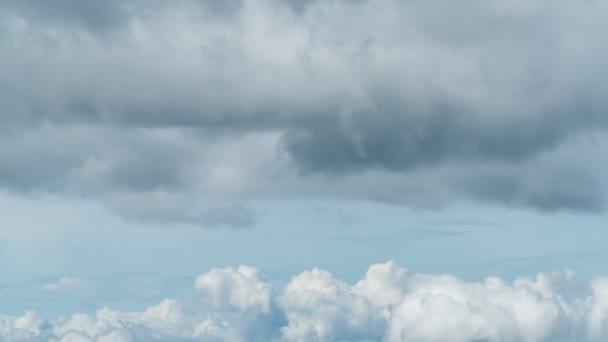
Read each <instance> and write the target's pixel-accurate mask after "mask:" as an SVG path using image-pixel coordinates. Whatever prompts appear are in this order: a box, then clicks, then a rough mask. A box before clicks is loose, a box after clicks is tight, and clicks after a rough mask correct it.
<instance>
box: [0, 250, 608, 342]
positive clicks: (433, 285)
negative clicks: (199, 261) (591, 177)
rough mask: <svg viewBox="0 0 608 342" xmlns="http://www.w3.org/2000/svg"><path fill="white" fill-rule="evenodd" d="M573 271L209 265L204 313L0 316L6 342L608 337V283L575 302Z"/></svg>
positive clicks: (176, 308) (169, 303) (201, 283)
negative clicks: (275, 271)
mask: <svg viewBox="0 0 608 342" xmlns="http://www.w3.org/2000/svg"><path fill="white" fill-rule="evenodd" d="M572 276H573V274H572V272H569V271H567V272H553V273H541V274H539V275H538V276H537V277H536V278H533V279H530V278H519V279H516V280H515V281H514V282H513V283H511V284H508V283H506V282H505V281H503V280H501V279H499V278H496V277H489V278H487V279H485V280H484V281H482V282H466V281H463V280H460V279H458V278H456V277H454V276H450V275H429V274H413V275H409V274H408V273H407V272H406V270H405V269H403V268H401V267H399V266H398V265H396V264H395V263H394V262H387V263H384V264H377V265H372V266H371V267H370V268H369V270H368V271H367V273H366V275H365V276H364V277H363V278H362V279H361V280H360V281H358V282H356V283H355V284H354V285H349V284H347V283H345V282H343V281H341V280H339V279H336V278H335V277H333V276H332V275H331V273H329V272H327V271H324V270H320V269H312V270H310V271H305V272H303V273H302V274H300V275H297V276H294V277H293V278H292V280H291V281H290V282H289V284H287V286H286V287H285V288H284V289H283V290H282V291H279V292H275V291H274V290H273V289H272V286H271V284H270V283H268V282H267V281H265V280H264V278H263V277H262V276H261V275H260V273H259V271H258V270H256V269H255V268H252V267H246V266H241V267H239V268H236V269H234V268H225V269H213V270H211V271H209V272H208V273H205V274H203V275H201V276H199V277H198V278H197V279H196V282H195V286H196V288H197V289H198V290H199V291H200V293H201V294H202V296H203V297H204V299H205V300H206V301H207V302H209V303H211V304H212V307H211V310H210V311H205V310H201V311H200V312H193V311H191V310H184V309H182V306H181V305H180V304H179V303H177V302H176V301H174V300H168V299H167V300H163V301H162V302H161V303H159V304H158V305H156V306H152V307H150V308H148V309H146V310H144V311H142V312H119V311H113V310H110V309H108V308H104V309H101V310H98V311H97V313H96V314H95V315H92V316H91V315H86V314H74V315H72V316H70V317H57V318H53V319H50V320H45V319H43V318H42V317H39V316H38V315H37V314H36V313H34V312H26V313H25V314H24V315H23V316H21V317H14V316H0V339H2V340H6V341H24V340H28V341H38V340H40V341H229V342H230V341H254V340H255V341H387V342H400V341H445V340H450V341H564V340H574V341H602V340H605V339H606V338H608V335H607V334H608V305H607V304H606V303H608V300H607V299H606V298H608V296H607V295H606V294H607V293H608V290H607V288H608V287H607V284H608V280H606V279H604V278H598V279H596V280H594V281H593V282H592V283H591V286H590V292H589V293H588V295H586V297H585V296H583V297H579V298H572V296H570V294H569V293H567V292H566V291H565V286H564V285H566V284H567V283H568V282H569V281H570V279H571V278H572ZM201 308H202V307H201ZM205 312H206V313H205Z"/></svg>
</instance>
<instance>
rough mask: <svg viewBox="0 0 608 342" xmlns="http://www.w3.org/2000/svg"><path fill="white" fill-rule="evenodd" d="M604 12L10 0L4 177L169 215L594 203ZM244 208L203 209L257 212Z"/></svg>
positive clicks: (540, 4) (1, 59)
mask: <svg viewBox="0 0 608 342" xmlns="http://www.w3.org/2000/svg"><path fill="white" fill-rule="evenodd" d="M448 7H449V8H448ZM372 13H373V15H372ZM607 13H608V7H607V6H605V5H604V4H602V3H599V2H584V3H576V4H574V3H572V2H569V1H565V0H563V1H561V0H560V1H553V2H549V1H537V2H529V1H511V2H508V3H507V2H500V3H488V2H482V1H473V0H470V1H465V2H464V3H460V4H459V5H458V6H456V5H446V4H445V2H441V1H425V2H415V1H392V0H384V1H319V0H317V1H304V2H294V1H246V2H245V1H236V0H235V1H211V0H210V1H178V2H166V1H160V0H159V1H152V2H148V1H146V2H143V1H126V2H125V1H104V2H99V1H69V0H62V1H57V2H53V4H50V3H47V2H40V1H6V2H3V3H2V4H1V5H0V18H1V21H0V37H2V39H1V40H0V74H1V75H2V77H1V78H0V108H1V109H0V119H1V122H2V126H0V131H1V133H2V137H1V138H0V140H1V141H2V145H1V146H2V147H1V148H0V186H1V187H2V188H5V189H10V190H12V191H25V192H46V191H52V192H56V193H64V194H69V195H74V194H77V195H84V196H90V197H93V198H99V199H101V201H102V202H104V203H105V204H107V205H108V206H109V207H112V208H115V209H116V210H118V211H119V212H122V213H123V214H125V215H126V216H136V217H141V216H146V215H147V216H149V217H150V218H154V217H156V218H157V219H158V220H160V221H163V222H165V221H170V220H177V221H180V220H181V221H188V220H190V219H191V217H192V213H193V212H199V213H201V212H205V210H204V209H201V208H198V209H197V208H195V207H196V204H195V203H197V202H200V199H201V198H203V199H205V200H211V201H215V200H216V199H217V200H220V201H226V200H228V201H230V199H234V198H241V197H243V198H247V199H255V198H268V197H273V198H274V197H276V196H281V197H300V196H322V197H336V198H351V199H352V198H356V199H372V200H380V201H386V202H391V203H400V204H405V205H411V206H423V207H441V206H443V205H447V204H450V203H453V202H458V201H463V200H464V201H471V200H472V201H479V202H483V203H493V204H499V205H509V206H510V205H515V206H527V207H534V208H538V209H542V210H559V209H576V210H592V211H596V210H601V209H602V208H603V204H604V187H605V185H604V184H605V177H602V176H601V172H600V170H601V168H602V167H603V166H605V164H606V163H605V157H603V156H602V155H601V154H598V151H603V149H604V148H603V146H605V145H606V143H605V142H603V135H604V132H605V128H606V124H607V118H608V115H606V114H605V113H606V109H607V108H608V101H606V99H605V94H604V93H605V89H606V87H607V86H608V84H607V81H606V80H607V79H608V77H606V76H608V75H605V73H606V71H605V70H608V69H607V68H606V67H605V64H606V62H605V61H606V60H608V58H607V57H608V49H607V48H606V47H605V44H604V43H603V39H602V37H601V35H600V34H598V32H602V30H603V29H605V28H606V27H605V26H606V24H605V20H604V18H605V14H607ZM593 137H600V138H598V140H596V142H595V143H593V142H590V141H591V140H593V139H595V138H593ZM581 141H583V143H581ZM597 144H599V145H600V147H598V148H595V147H593V146H595V145H597ZM573 150H575V151H576V152H568V153H564V152H563V151H573ZM150 196H151V197H150ZM133 199H137V201H143V202H144V203H146V199H148V200H150V201H151V202H154V203H156V204H154V205H150V206H151V207H153V208H156V209H154V210H156V212H154V213H153V212H152V211H154V210H142V209H141V208H142V207H143V206H142V205H134V204H132V203H131V202H132V200H133ZM121 206H123V207H124V208H122V209H120V208H119V207H121ZM211 209H212V208H209V210H211ZM246 211H247V210H245V211H243V212H240V211H238V210H237V212H238V213H237V214H235V215H232V214H230V215H220V214H218V213H221V211H220V212H215V214H211V212H210V214H209V215H207V216H208V220H207V221H209V222H211V221H215V220H216V218H218V217H222V219H221V220H219V221H222V222H232V223H229V225H232V226H241V225H242V226H245V225H250V224H251V222H252V219H251V217H252V216H251V215H248V214H247V213H246ZM230 212H234V210H231V211H230ZM134 213H135V214H134ZM203 216H204V215H203ZM224 216H226V217H230V218H229V219H227V220H224ZM199 219H200V217H199ZM202 221H205V220H204V219H202ZM214 225H219V226H221V225H223V224H215V223H214Z"/></svg>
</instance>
